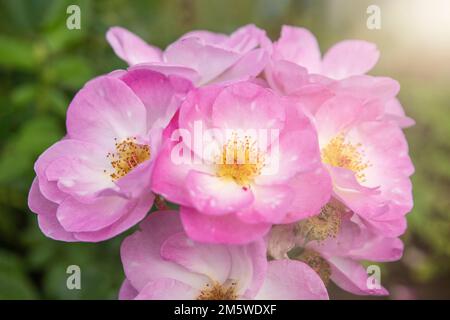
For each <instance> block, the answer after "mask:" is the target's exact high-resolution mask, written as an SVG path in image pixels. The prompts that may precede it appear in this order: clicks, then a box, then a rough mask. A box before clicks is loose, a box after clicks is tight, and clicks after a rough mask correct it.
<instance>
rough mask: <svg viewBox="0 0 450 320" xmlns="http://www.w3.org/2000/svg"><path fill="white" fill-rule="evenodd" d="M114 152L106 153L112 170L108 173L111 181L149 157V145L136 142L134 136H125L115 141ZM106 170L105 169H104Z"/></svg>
mask: <svg viewBox="0 0 450 320" xmlns="http://www.w3.org/2000/svg"><path fill="white" fill-rule="evenodd" d="M115 147H116V152H113V153H108V154H107V157H108V159H110V160H111V166H112V167H113V169H114V172H113V173H111V174H110V177H111V179H112V180H113V181H115V180H118V179H120V178H121V177H123V176H125V175H126V174H127V173H129V172H130V171H131V170H133V169H134V168H135V167H137V166H138V165H139V164H141V163H142V162H144V161H146V160H148V159H150V147H149V146H147V145H140V144H137V143H136V138H127V139H125V140H124V141H122V142H116V143H115ZM105 172H106V170H105Z"/></svg>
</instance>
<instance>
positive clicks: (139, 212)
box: [28, 69, 191, 242]
mask: <svg viewBox="0 0 450 320" xmlns="http://www.w3.org/2000/svg"><path fill="white" fill-rule="evenodd" d="M190 86H191V84H190V83H189V82H188V81H186V80H183V79H181V78H178V77H175V76H171V77H166V76H164V75H162V74H159V73H156V72H154V71H149V70H137V69H136V70H133V71H130V72H125V71H122V72H115V73H113V74H111V75H107V76H102V77H99V78H96V79H94V80H92V81H90V82H88V83H87V84H86V85H85V87H84V88H83V89H81V90H80V91H79V92H78V94H77V95H76V96H75V98H74V99H73V101H72V103H71V104H70V106H69V108H68V111H67V122H66V126H67V135H66V136H65V137H64V139H62V140H61V141H59V142H57V143H55V144H54V145H52V146H51V147H50V148H48V149H47V150H46V151H45V152H44V153H43V154H42V155H41V156H40V157H39V159H38V160H37V161H36V164H35V171H36V175H37V177H36V178H35V179H34V181H33V184H32V187H31V190H30V194H29V198H28V203H29V207H30V209H31V210H32V211H33V212H35V213H36V214H37V217H38V222H39V226H40V228H41V230H42V232H43V233H44V234H45V235H47V236H48V237H50V238H53V239H56V240H63V241H92V242H95V241H101V240H105V239H108V238H111V237H113V236H115V235H117V234H118V233H120V232H122V231H124V230H126V229H128V228H130V227H132V226H133V225H135V224H136V223H138V222H139V221H140V220H142V219H143V218H144V217H145V215H146V214H147V212H148V210H149V209H150V208H151V206H152V204H153V200H154V195H153V194H152V193H151V191H150V188H149V185H150V181H151V175H152V171H153V170H152V168H153V164H154V160H155V158H156V156H157V154H158V152H159V149H160V144H161V139H162V134H163V130H164V128H165V127H166V126H167V125H168V123H169V121H170V120H171V118H172V117H173V114H174V113H175V112H176V111H177V108H178V106H179V104H180V100H181V98H182V96H183V95H184V94H185V92H186V91H187V90H188V89H189V88H190Z"/></svg>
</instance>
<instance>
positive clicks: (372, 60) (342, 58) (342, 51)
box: [322, 40, 380, 79]
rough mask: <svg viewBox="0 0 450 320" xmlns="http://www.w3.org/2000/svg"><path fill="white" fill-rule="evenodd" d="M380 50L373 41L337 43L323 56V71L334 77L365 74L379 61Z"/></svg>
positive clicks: (340, 77)
mask: <svg viewBox="0 0 450 320" xmlns="http://www.w3.org/2000/svg"><path fill="white" fill-rule="evenodd" d="M379 57H380V52H379V51H378V49H377V46H376V45H375V44H373V43H370V42H366V41H362V40H346V41H342V42H339V43H337V44H335V45H334V46H333V47H331V48H330V49H329V50H328V51H327V53H326V54H325V55H324V57H323V62H322V72H323V74H325V75H327V76H328V77H331V78H334V79H343V78H347V77H349V76H353V75H360V74H365V73H366V72H368V71H370V70H371V69H372V68H373V67H374V66H375V64H376V63H377V61H378V58H379Z"/></svg>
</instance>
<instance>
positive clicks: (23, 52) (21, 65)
mask: <svg viewBox="0 0 450 320" xmlns="http://www.w3.org/2000/svg"><path fill="white" fill-rule="evenodd" d="M0 66H3V67H5V68H10V69H20V70H33V69H34V68H35V67H36V55H35V50H34V47H33V43H32V42H30V41H25V40H22V39H20V40H19V39H15V38H12V37H7V36H3V35H2V36H0Z"/></svg>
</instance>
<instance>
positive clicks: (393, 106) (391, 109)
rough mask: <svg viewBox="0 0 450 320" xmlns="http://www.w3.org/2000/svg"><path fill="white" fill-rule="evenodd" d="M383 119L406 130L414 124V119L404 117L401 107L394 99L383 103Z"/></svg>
mask: <svg viewBox="0 0 450 320" xmlns="http://www.w3.org/2000/svg"><path fill="white" fill-rule="evenodd" d="M384 107H385V111H386V114H385V117H386V119H388V120H392V121H395V122H396V123H397V124H398V125H399V126H400V128H408V127H411V126H413V125H414V124H415V123H416V122H415V121H414V119H412V118H410V117H408V116H406V115H405V110H403V107H402V105H401V104H400V101H398V99H396V98H394V99H391V100H389V101H388V102H386V103H385V105H384Z"/></svg>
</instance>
